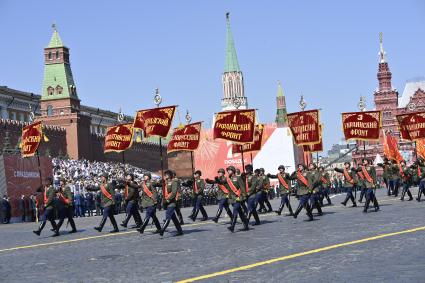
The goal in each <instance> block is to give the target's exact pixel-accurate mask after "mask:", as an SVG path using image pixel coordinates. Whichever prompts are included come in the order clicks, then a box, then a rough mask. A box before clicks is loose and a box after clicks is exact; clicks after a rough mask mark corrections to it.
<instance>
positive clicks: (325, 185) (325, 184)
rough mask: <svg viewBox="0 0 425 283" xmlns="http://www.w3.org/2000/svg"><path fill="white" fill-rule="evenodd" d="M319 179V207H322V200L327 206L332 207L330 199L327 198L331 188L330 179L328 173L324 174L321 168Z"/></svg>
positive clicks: (323, 169)
mask: <svg viewBox="0 0 425 283" xmlns="http://www.w3.org/2000/svg"><path fill="white" fill-rule="evenodd" d="M320 174H321V175H322V176H321V177H320V180H321V183H322V186H321V187H322V197H321V200H322V201H321V205H323V199H324V198H325V199H326V201H327V202H328V205H332V202H331V198H330V197H329V191H330V187H331V177H330V176H329V173H328V172H325V168H323V166H321V167H320Z"/></svg>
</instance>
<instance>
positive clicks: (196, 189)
mask: <svg viewBox="0 0 425 283" xmlns="http://www.w3.org/2000/svg"><path fill="white" fill-rule="evenodd" d="M194 181H195V182H194V184H193V190H194V191H195V194H198V191H199V190H198V185H197V184H196V180H194Z"/></svg>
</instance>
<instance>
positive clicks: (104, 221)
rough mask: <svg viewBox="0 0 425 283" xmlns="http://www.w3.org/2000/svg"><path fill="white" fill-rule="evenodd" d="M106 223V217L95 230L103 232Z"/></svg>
mask: <svg viewBox="0 0 425 283" xmlns="http://www.w3.org/2000/svg"><path fill="white" fill-rule="evenodd" d="M105 223H106V217H102V220H101V221H100V224H99V226H97V227H94V229H95V230H97V231H98V232H102V229H103V226H105Z"/></svg>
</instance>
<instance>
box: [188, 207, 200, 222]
mask: <svg viewBox="0 0 425 283" xmlns="http://www.w3.org/2000/svg"><path fill="white" fill-rule="evenodd" d="M198 213H199V209H197V210H195V213H194V214H193V215H192V217H191V218H190V219H192V221H193V222H195V220H196V217H198Z"/></svg>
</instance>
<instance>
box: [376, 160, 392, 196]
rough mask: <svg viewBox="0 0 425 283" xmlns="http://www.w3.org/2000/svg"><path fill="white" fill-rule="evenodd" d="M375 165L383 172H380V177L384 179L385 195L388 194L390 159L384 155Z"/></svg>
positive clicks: (389, 193) (389, 191)
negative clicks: (380, 161) (381, 161)
mask: <svg viewBox="0 0 425 283" xmlns="http://www.w3.org/2000/svg"><path fill="white" fill-rule="evenodd" d="M377 165H378V166H379V167H381V168H382V169H383V170H384V173H383V174H382V179H384V183H385V187H386V188H387V195H388V196H390V195H391V194H392V191H391V189H390V184H389V181H388V180H389V179H391V170H390V161H389V160H388V158H387V157H384V162H383V163H378V164H377Z"/></svg>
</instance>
